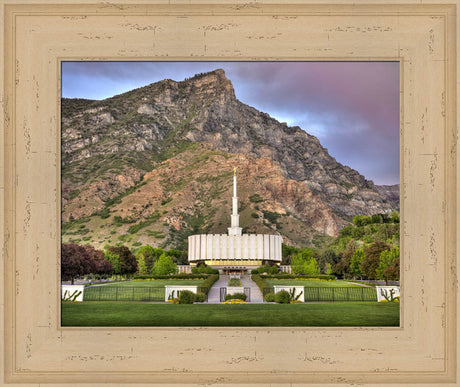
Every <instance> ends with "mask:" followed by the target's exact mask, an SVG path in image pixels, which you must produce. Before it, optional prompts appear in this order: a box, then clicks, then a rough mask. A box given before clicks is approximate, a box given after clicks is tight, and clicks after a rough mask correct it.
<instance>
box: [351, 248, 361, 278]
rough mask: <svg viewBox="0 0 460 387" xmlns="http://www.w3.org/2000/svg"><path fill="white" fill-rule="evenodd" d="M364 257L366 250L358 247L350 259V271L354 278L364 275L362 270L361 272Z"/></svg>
mask: <svg viewBox="0 0 460 387" xmlns="http://www.w3.org/2000/svg"><path fill="white" fill-rule="evenodd" d="M363 259H364V250H363V249H357V250H356V251H355V252H354V253H353V255H352V257H351V261H350V273H351V275H353V279H356V277H358V276H361V277H362V274H363V273H362V272H361V263H362V262H363Z"/></svg>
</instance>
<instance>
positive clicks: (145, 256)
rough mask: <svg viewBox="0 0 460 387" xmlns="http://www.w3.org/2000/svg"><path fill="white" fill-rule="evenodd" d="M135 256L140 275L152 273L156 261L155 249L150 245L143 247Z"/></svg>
mask: <svg viewBox="0 0 460 387" xmlns="http://www.w3.org/2000/svg"><path fill="white" fill-rule="evenodd" d="M135 256H136V259H137V266H138V272H139V274H141V275H142V274H148V273H150V272H151V270H152V266H153V261H154V259H155V251H154V248H153V247H152V246H149V245H145V246H141V247H139V248H138V249H137V250H136V252H135Z"/></svg>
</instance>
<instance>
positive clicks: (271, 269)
mask: <svg viewBox="0 0 460 387" xmlns="http://www.w3.org/2000/svg"><path fill="white" fill-rule="evenodd" d="M268 274H272V275H273V274H278V266H276V265H273V266H272V267H271V268H270V269H268Z"/></svg>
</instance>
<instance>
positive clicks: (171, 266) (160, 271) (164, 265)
mask: <svg viewBox="0 0 460 387" xmlns="http://www.w3.org/2000/svg"><path fill="white" fill-rule="evenodd" d="M175 273H177V265H176V264H175V263H174V262H173V260H172V259H171V257H170V256H169V255H166V253H163V254H161V255H160V258H158V260H157V261H156V262H155V263H154V264H153V268H152V274H153V275H169V274H175Z"/></svg>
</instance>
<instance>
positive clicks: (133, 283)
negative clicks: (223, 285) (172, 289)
mask: <svg viewBox="0 0 460 387" xmlns="http://www.w3.org/2000/svg"><path fill="white" fill-rule="evenodd" d="M203 281H204V279H202V280H201V279H196V280H193V279H186V280H178V279H174V280H154V281H142V280H139V281H124V282H116V283H112V284H107V285H102V286H117V287H129V288H140V287H153V288H157V287H160V286H165V285H196V286H200V285H201V283H202V282H203Z"/></svg>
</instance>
